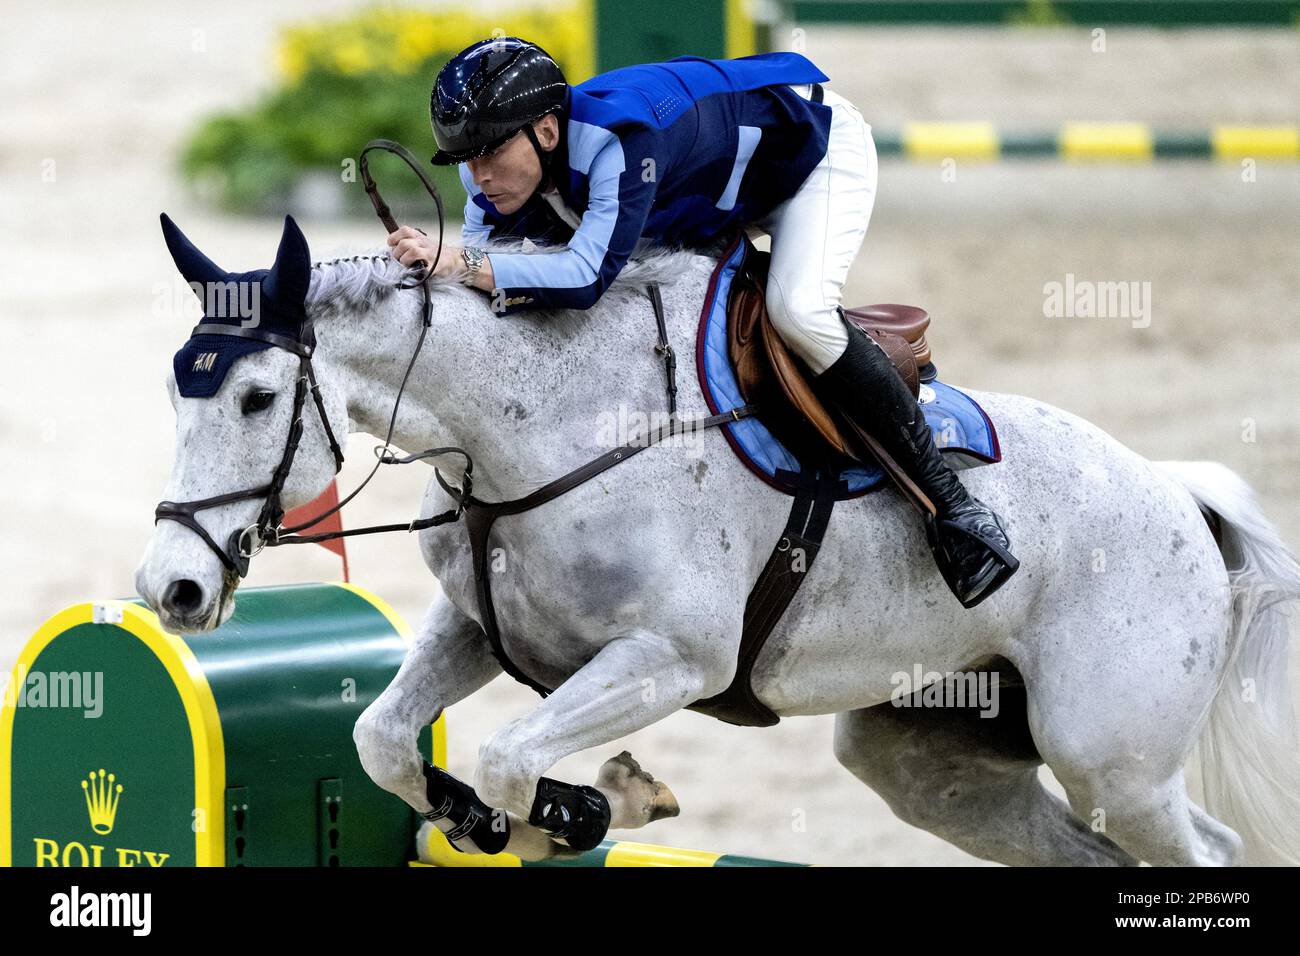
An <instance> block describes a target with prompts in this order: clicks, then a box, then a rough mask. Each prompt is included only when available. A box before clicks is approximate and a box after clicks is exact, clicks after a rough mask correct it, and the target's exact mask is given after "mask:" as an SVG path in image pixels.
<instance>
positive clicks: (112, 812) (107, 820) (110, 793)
mask: <svg viewBox="0 0 1300 956" xmlns="http://www.w3.org/2000/svg"><path fill="white" fill-rule="evenodd" d="M81 789H82V791H83V792H84V793H85V794H86V810H87V811H88V812H89V813H90V828H91V829H92V830H94V831H95V832H96V833H98V834H100V835H106V834H109V833H112V832H113V820H114V818H115V817H116V816H117V802H118V800H119V799H120V798H121V794H122V785H121V784H120V783H117V775H116V774H112V773H110V774H108V780H107V781H105V779H104V770H103V768H102V767H101V768H100V771H99V773H98V774H96V773H95V771H93V770H92V771H91V772H90V776H89V777H87V778H86V779H85V780H83V781H81Z"/></svg>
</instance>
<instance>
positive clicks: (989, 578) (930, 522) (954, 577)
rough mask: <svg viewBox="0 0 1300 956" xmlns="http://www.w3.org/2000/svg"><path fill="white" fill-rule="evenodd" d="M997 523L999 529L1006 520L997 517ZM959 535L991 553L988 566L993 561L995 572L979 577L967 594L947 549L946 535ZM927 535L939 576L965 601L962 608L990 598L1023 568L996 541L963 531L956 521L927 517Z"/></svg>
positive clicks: (1012, 555) (995, 517)
mask: <svg viewBox="0 0 1300 956" xmlns="http://www.w3.org/2000/svg"><path fill="white" fill-rule="evenodd" d="M993 520H994V521H995V522H997V526H998V527H999V528H1002V521H1001V520H1000V519H999V518H998V516H997V515H996V514H995V515H994V516H993ZM954 532H955V533H957V534H959V535H961V536H963V537H965V538H966V540H967V541H971V542H974V543H976V544H978V545H979V546H980V547H981V548H983V549H984V550H985V552H986V553H987V554H988V560H987V561H986V562H985V566H986V567H987V565H988V564H989V563H990V562H991V563H992V564H993V568H994V569H993V572H992V573H991V574H989V573H987V572H986V573H985V574H983V575H982V576H980V577H978V578H976V580H975V582H974V585H975V586H973V587H972V588H971V590H970V591H969V592H967V593H966V594H965V595H963V594H962V592H961V584H962V582H961V580H960V574H959V571H958V568H957V565H956V562H955V561H954V560H953V559H952V556H951V554H950V553H949V549H948V547H947V546H946V542H945V540H944V535H945V534H947V535H951V534H953V533H954ZM1002 533H1003V534H1006V529H1005V528H1002ZM925 536H926V538H927V539H928V540H929V542H930V552H931V553H932V554H933V555H934V563H935V564H936V565H938V567H939V573H940V574H941V575H943V580H944V583H946V584H947V585H948V590H950V591H952V593H953V595H954V596H955V597H956V598H957V600H958V601H959V602H961V606H962V607H967V608H970V607H975V606H976V605H977V604H979V603H980V602H981V601H983V600H984V599H985V598H987V597H989V596H990V595H991V594H993V592H994V591H996V590H997V589H998V588H1000V587H1002V585H1004V584H1006V583H1007V579H1008V578H1010V577H1011V575H1013V574H1015V573H1016V571H1017V570H1018V569H1019V568H1020V561H1019V560H1018V559H1017V558H1016V556H1015V555H1014V554H1012V553H1011V552H1010V551H1008V550H1007V549H1006V548H1004V547H1002V545H1000V544H998V543H997V542H996V541H990V540H988V539H987V538H982V537H980V536H979V535H977V534H975V533H974V532H973V531H969V530H967V529H966V528H963V527H962V526H961V525H959V524H958V523H957V522H955V521H951V520H949V519H947V518H936V517H935V516H934V515H932V514H927V515H926V516H925Z"/></svg>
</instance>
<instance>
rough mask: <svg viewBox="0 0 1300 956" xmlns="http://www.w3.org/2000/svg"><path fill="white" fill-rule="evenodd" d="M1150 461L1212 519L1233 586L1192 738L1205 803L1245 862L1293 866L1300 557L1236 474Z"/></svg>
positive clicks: (1298, 789) (1298, 818) (1299, 848)
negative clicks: (1215, 668)
mask: <svg viewBox="0 0 1300 956" xmlns="http://www.w3.org/2000/svg"><path fill="white" fill-rule="evenodd" d="M1156 464H1157V465H1158V466H1159V467H1160V468H1162V469H1164V470H1165V471H1166V472H1167V473H1168V474H1170V475H1171V476H1172V477H1173V478H1174V479H1175V480H1176V481H1177V482H1178V483H1179V484H1181V485H1182V486H1183V487H1184V488H1186V489H1187V490H1188V491H1189V492H1190V493H1191V495H1192V497H1193V498H1195V499H1196V501H1197V503H1198V504H1200V505H1201V506H1202V507H1203V508H1205V509H1207V510H1209V511H1212V512H1213V513H1214V514H1215V515H1216V516H1217V517H1218V519H1219V523H1220V525H1221V529H1222V535H1221V537H1222V542H1221V545H1220V550H1221V552H1222V553H1223V559H1224V563H1225V564H1226V565H1227V567H1228V580H1229V584H1230V586H1231V590H1232V609H1233V612H1232V629H1231V632H1230V633H1229V635H1228V662H1227V667H1226V668H1225V671H1224V676H1223V682H1222V684H1221V685H1220V687H1219V693H1218V695H1217V696H1216V697H1215V699H1214V705H1213V708H1212V710H1211V712H1210V715H1209V718H1208V720H1207V721H1206V726H1205V730H1204V732H1203V733H1202V735H1201V738H1200V741H1199V747H1200V763H1201V769H1202V774H1203V777H1204V789H1205V809H1206V811H1207V812H1209V813H1210V814H1211V815H1212V816H1214V817H1216V818H1217V819H1219V820H1221V821H1222V822H1223V823H1225V824H1227V825H1228V826H1230V827H1232V828H1233V829H1234V830H1236V831H1237V833H1238V835H1239V836H1240V837H1241V839H1242V842H1243V843H1244V845H1245V851H1246V862H1247V863H1250V864H1253V865H1257V866H1259V865H1263V866H1278V865H1284V866H1300V740H1298V738H1297V734H1296V724H1295V716H1294V712H1293V710H1292V704H1291V692H1290V687H1289V681H1288V677H1287V664H1288V644H1289V638H1290V628H1289V626H1288V625H1289V621H1288V616H1287V613H1286V611H1287V608H1286V604H1287V602H1290V601H1294V600H1300V564H1297V563H1296V559H1295V558H1294V557H1293V556H1292V554H1291V552H1290V550H1289V549H1288V548H1287V546H1286V544H1285V543H1284V542H1283V541H1282V538H1281V536H1280V535H1279V534H1278V532H1277V529H1276V528H1275V527H1273V525H1272V524H1270V523H1269V521H1268V519H1267V518H1265V517H1264V513H1263V511H1262V510H1261V509H1260V507H1259V503H1258V502H1257V500H1256V498H1255V493H1254V492H1253V491H1252V490H1251V488H1250V486H1249V485H1248V484H1246V482H1245V481H1243V480H1242V478H1241V477H1240V476H1238V475H1237V474H1236V473H1235V472H1233V471H1232V470H1230V469H1229V468H1226V467H1225V466H1223V465H1220V464H1218V463H1216V462H1210V461H1162V462H1157V463H1156Z"/></svg>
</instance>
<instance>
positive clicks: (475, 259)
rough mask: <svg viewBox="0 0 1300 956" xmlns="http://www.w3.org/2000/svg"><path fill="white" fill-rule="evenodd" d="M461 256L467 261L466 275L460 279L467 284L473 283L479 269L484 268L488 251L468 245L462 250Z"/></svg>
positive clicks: (462, 259)
mask: <svg viewBox="0 0 1300 956" xmlns="http://www.w3.org/2000/svg"><path fill="white" fill-rule="evenodd" d="M460 258H461V261H462V262H464V263H465V275H464V276H462V277H461V280H460V281H461V282H463V283H465V285H473V284H474V280H475V279H477V278H478V271H479V269H481V268H483V260H484V259H486V258H487V253H485V252H484V251H483V250H482V249H471V248H469V247H466V248H464V249H462V250H460Z"/></svg>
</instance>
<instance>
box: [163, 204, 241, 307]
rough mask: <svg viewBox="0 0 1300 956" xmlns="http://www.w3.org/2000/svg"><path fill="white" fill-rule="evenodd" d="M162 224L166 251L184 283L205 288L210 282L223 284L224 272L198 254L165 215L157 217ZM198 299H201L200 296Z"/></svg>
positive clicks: (205, 257) (196, 249)
mask: <svg viewBox="0 0 1300 956" xmlns="http://www.w3.org/2000/svg"><path fill="white" fill-rule="evenodd" d="M159 220H160V221H161V222H162V231H163V238H164V239H166V240H167V249H168V251H170V252H171V254H172V261H173V262H175V263H176V268H177V269H179V270H180V273H181V275H182V276H183V277H184V278H185V281H186V282H188V283H190V284H191V285H193V284H194V283H196V282H197V283H198V284H199V285H203V286H206V285H207V284H208V283H210V282H224V281H225V280H226V270H224V269H222V268H221V267H220V266H219V265H217V264H216V263H215V262H213V261H212V260H211V259H209V258H208V257H207V256H205V255H204V254H203V253H201V252H199V250H198V247H197V246H195V245H194V243H192V242H190V241H189V239H187V238H186V236H185V233H183V232H181V230H180V227H179V226H177V225H176V223H174V222H172V220H171V217H170V216H168V215H167V213H162V214H161V215H160V216H159ZM200 298H202V297H201V296H200Z"/></svg>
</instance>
